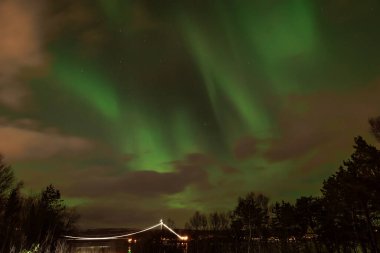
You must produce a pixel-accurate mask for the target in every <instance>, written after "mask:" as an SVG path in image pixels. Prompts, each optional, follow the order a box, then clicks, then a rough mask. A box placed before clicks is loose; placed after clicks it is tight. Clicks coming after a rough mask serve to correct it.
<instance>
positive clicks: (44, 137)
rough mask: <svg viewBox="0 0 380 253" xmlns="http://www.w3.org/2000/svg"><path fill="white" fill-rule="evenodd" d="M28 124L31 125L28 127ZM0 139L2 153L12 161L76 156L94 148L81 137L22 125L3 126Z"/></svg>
mask: <svg viewBox="0 0 380 253" xmlns="http://www.w3.org/2000/svg"><path fill="white" fill-rule="evenodd" d="M23 124H24V125H25V123H23ZM28 124H31V123H30V122H29V123H27V124H26V125H28ZM0 139H1V142H0V153H1V154H2V155H4V156H5V158H6V159H9V160H10V161H20V160H25V159H32V160H34V159H46V158H50V157H53V156H57V155H66V154H75V153H80V152H82V151H86V150H89V149H91V147H92V146H93V144H92V143H91V142H90V141H88V140H86V139H83V138H80V137H76V136H70V135H64V134H60V133H59V132H57V131H52V130H46V129H44V130H38V129H35V128H27V127H23V126H21V125H20V124H18V125H17V124H13V125H12V124H9V125H6V124H1V125H0Z"/></svg>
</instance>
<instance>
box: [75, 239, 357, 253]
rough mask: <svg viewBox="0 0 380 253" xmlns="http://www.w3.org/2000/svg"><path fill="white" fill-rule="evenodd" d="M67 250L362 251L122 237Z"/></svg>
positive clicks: (108, 252) (198, 252) (120, 252)
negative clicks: (153, 240) (149, 241)
mask: <svg viewBox="0 0 380 253" xmlns="http://www.w3.org/2000/svg"><path fill="white" fill-rule="evenodd" d="M69 246H70V247H69V249H70V250H69V252H70V253H74V252H76V253H214V252H215V253H240V252H242V253H243V252H244V253H245V252H251V253H256V252H258V253H272V252H273V253H293V252H294V253H296V252H305V253H309V252H310V253H323V252H347V253H348V252H357V253H359V252H362V251H361V250H360V249H359V248H357V249H356V250H352V249H349V248H341V249H339V251H338V250H334V251H330V250H328V249H326V248H324V247H319V246H318V244H316V243H313V242H300V243H299V242H295V243H287V244H281V243H279V242H271V243H252V245H250V249H249V251H248V245H247V244H233V243H223V242H217V243H216V242H209V241H208V242H195V241H192V242H188V243H147V242H144V243H128V241H124V240H115V241H104V242H99V241H98V242H71V243H69Z"/></svg>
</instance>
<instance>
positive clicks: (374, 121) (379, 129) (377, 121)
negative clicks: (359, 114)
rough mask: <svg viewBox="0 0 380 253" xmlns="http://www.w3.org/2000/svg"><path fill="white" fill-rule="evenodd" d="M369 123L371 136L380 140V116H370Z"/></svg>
mask: <svg viewBox="0 0 380 253" xmlns="http://www.w3.org/2000/svg"><path fill="white" fill-rule="evenodd" d="M369 124H370V126H371V132H372V134H373V136H375V138H376V139H377V140H378V141H379V142H380V116H378V117H376V118H370V119H369Z"/></svg>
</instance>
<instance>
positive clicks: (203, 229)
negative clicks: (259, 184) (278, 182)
mask: <svg viewBox="0 0 380 253" xmlns="http://www.w3.org/2000/svg"><path fill="white" fill-rule="evenodd" d="M369 123H370V125H371V131H372V133H373V135H374V136H375V137H376V139H377V140H378V141H379V142H380V117H378V118H375V119H371V120H370V121H369ZM354 141H355V144H354V152H353V154H352V155H351V156H350V158H349V159H347V160H345V161H344V162H343V164H342V165H341V166H340V167H339V168H338V170H337V171H336V172H335V173H334V174H333V175H331V176H329V177H328V178H327V179H326V180H324V181H323V185H322V187H321V195H320V196H302V197H299V198H298V199H296V200H295V202H294V203H290V202H287V201H277V202H275V203H270V202H269V198H268V197H267V196H265V195H263V194H257V193H254V192H250V193H248V194H247V195H245V196H243V197H239V198H238V201H237V205H236V207H235V208H234V209H233V210H231V211H229V212H220V213H218V212H216V213H211V214H209V215H207V214H203V213H200V212H198V211H197V212H195V213H194V214H193V216H192V217H190V219H189V221H188V222H187V223H186V228H187V229H188V230H189V232H190V233H191V235H192V238H193V240H195V241H202V240H205V241H210V240H218V239H215V238H219V239H221V240H222V241H223V242H228V243H229V244H230V245H234V246H233V247H235V252H242V251H248V252H260V251H261V252H265V251H263V250H262V249H263V248H262V247H264V248H265V246H267V249H271V251H270V252H276V251H274V250H273V249H274V248H275V247H274V246H276V247H277V249H278V252H318V253H319V252H364V253H367V252H372V253H378V252H380V249H379V241H380V150H378V149H376V147H374V146H372V145H369V144H368V143H367V142H366V141H365V140H364V139H363V138H362V137H360V136H358V137H356V138H355V140H354ZM268 245H269V246H268ZM260 247H261V250H260ZM197 251H198V250H197ZM210 252H211V251H210ZM218 252H222V251H220V250H218Z"/></svg>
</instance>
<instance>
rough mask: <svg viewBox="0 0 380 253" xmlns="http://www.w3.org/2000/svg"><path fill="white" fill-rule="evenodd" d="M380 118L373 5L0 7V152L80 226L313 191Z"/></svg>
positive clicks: (146, 2) (145, 0)
mask: <svg viewBox="0 0 380 253" xmlns="http://www.w3.org/2000/svg"><path fill="white" fill-rule="evenodd" d="M379 115H380V2H379V1H378V0H360V1H358V0H315V1H312V0H310V1H309V0H268V1H267V0H266V1H263V0H251V1H248V0H247V1H244V0H243V1H230V0H218V1H211V0H177V1H173V0H54V1H49V0H45V1H44V0H33V1H30V0H1V1H0V140H1V141H0V152H1V153H2V154H3V156H4V157H5V159H6V161H7V162H8V163H9V164H11V165H12V166H13V168H14V171H15V174H16V176H17V178H18V179H20V180H23V181H24V183H25V189H24V190H25V191H26V192H31V193H33V192H38V191H40V190H41V189H42V188H44V187H45V186H46V185H48V184H50V183H52V184H53V185H54V186H56V187H57V188H58V189H60V191H61V193H62V195H63V198H64V199H65V201H66V203H67V204H68V205H70V206H77V210H78V212H79V213H80V214H81V216H82V217H81V220H80V224H81V226H82V227H143V226H146V225H151V224H156V223H157V222H158V221H159V219H160V218H161V217H162V218H171V219H172V220H174V221H175V222H176V225H177V226H178V227H182V226H183V224H184V222H185V221H186V220H187V218H188V217H189V216H190V215H191V214H192V213H193V212H194V211H196V210H199V211H202V212H210V211H223V210H230V209H233V208H234V207H235V205H236V203H237V198H238V196H242V195H245V194H246V193H247V192H248V191H255V192H261V193H264V194H265V195H268V196H269V197H270V199H271V200H272V201H276V200H282V199H284V200H288V201H294V200H295V199H296V198H297V197H299V196H308V195H317V194H319V189H320V188H321V185H322V182H323V179H325V178H326V177H327V176H329V175H331V174H332V173H333V172H334V171H335V170H336V169H337V168H338V166H339V164H341V163H342V161H343V160H344V159H347V158H348V157H349V155H350V154H351V152H352V150H353V148H352V145H353V138H354V137H355V136H357V135H362V136H363V137H364V138H365V139H366V140H367V141H368V142H369V143H371V144H375V143H376V142H375V139H374V138H373V137H372V136H371V135H370V132H369V124H368V118H370V117H375V116H379ZM378 146H379V145H378Z"/></svg>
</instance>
